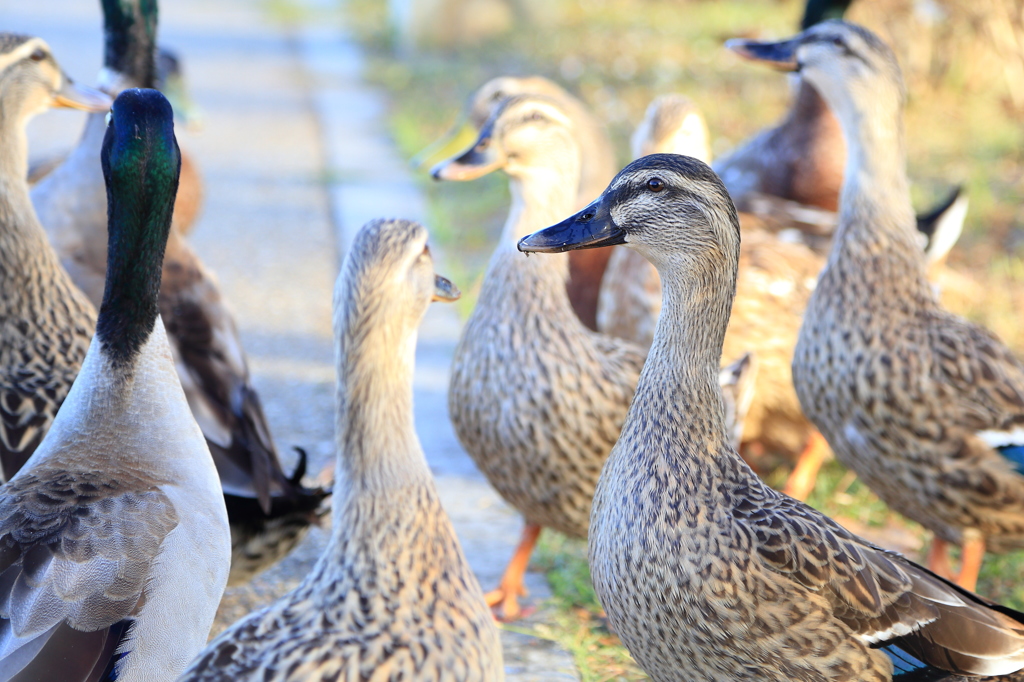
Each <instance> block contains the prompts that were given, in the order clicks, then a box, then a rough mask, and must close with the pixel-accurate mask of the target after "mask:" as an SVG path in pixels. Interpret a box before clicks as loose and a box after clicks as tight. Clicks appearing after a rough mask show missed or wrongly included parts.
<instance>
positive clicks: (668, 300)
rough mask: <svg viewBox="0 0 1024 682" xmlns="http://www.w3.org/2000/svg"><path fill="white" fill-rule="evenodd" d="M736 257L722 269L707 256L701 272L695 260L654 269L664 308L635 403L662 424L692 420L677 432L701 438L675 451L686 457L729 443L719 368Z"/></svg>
mask: <svg viewBox="0 0 1024 682" xmlns="http://www.w3.org/2000/svg"><path fill="white" fill-rule="evenodd" d="M737 258H738V255H734V256H733V258H732V259H731V263H732V264H731V266H730V267H726V268H723V267H721V266H720V265H719V266H717V267H716V266H715V265H714V264H713V263H711V262H710V260H709V261H708V262H707V263H706V267H704V268H699V269H700V270H703V271H702V272H701V271H698V270H697V269H695V267H694V264H693V263H686V264H680V265H678V266H675V267H672V266H670V267H662V266H659V268H658V270H659V273H660V275H661V286H662V300H663V304H662V310H661V315H660V317H659V318H658V326H657V328H656V330H655V333H654V341H653V343H652V344H651V350H650V353H649V354H648V356H647V362H646V364H645V365H644V368H643V372H642V373H641V375H640V381H639V384H638V386H637V392H636V398H634V402H633V404H634V405H648V406H654V407H653V409H654V410H655V411H656V414H657V415H658V417H657V419H656V421H657V422H658V423H660V424H664V423H675V424H680V423H687V424H691V425H692V428H690V429H688V430H686V431H685V432H681V437H682V438H683V440H686V439H690V440H694V439H698V438H699V439H700V442H692V443H685V442H684V443H682V446H683V447H682V448H677V449H674V450H673V452H674V453H676V454H681V455H682V456H684V457H688V458H706V459H709V460H714V459H715V457H714V455H716V454H717V453H719V452H720V451H721V450H722V449H723V448H727V447H729V436H728V435H727V433H726V429H725V416H724V407H723V404H722V395H721V389H720V388H719V382H718V372H719V363H720V362H721V357H722V344H723V342H724V340H725V330H726V326H727V325H728V323H729V313H730V310H731V308H732V300H733V296H734V295H735V290H736V259H737ZM684 273H685V274H684ZM630 416H631V421H633V420H632V417H633V414H632V412H631V415H630ZM652 425H653V427H654V428H655V429H658V428H661V427H660V426H658V425H657V424H652V422H651V421H650V420H646V419H644V420H638V421H636V422H634V423H633V426H634V427H635V428H640V429H643V428H645V427H648V426H652ZM671 454H672V453H669V456H671Z"/></svg>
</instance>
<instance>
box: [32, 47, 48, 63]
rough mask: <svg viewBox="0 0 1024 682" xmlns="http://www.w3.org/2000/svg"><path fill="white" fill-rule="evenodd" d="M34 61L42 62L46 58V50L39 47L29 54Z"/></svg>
mask: <svg viewBox="0 0 1024 682" xmlns="http://www.w3.org/2000/svg"><path fill="white" fill-rule="evenodd" d="M28 58H29V59H31V60H32V61H34V62H41V61H43V60H44V59H46V51H45V50H43V48H41V47H37V48H36V49H35V51H34V52H33V53H32V54H30V55H29V56H28Z"/></svg>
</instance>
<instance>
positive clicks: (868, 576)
mask: <svg viewBox="0 0 1024 682" xmlns="http://www.w3.org/2000/svg"><path fill="white" fill-rule="evenodd" d="M736 499H737V500H738V501H737V502H736V504H735V505H734V506H733V517H734V519H735V520H736V521H737V523H738V526H739V527H740V528H742V529H744V530H745V531H746V534H747V535H748V536H749V538H750V542H751V544H752V549H753V550H754V554H755V555H756V556H757V557H758V558H759V559H760V562H761V564H762V566H763V567H764V568H765V569H767V570H769V571H772V572H774V573H776V574H778V575H779V576H780V578H781V577H785V578H788V579H789V580H792V581H793V582H794V583H796V584H798V585H800V586H801V587H803V588H804V589H807V590H810V591H812V592H815V593H817V594H819V595H822V596H823V597H825V599H826V600H827V602H828V604H829V605H830V606H831V608H832V615H833V617H835V618H837V619H838V620H840V621H841V622H843V623H844V624H845V625H846V626H847V627H848V628H849V629H850V632H851V634H852V635H853V636H854V637H856V638H857V639H859V640H860V641H862V642H863V643H865V644H867V645H870V646H872V647H876V648H884V647H886V646H890V645H895V646H898V647H900V648H902V649H903V650H905V651H908V652H910V653H911V654H913V655H914V656H916V657H917V658H919V659H921V660H922V661H924V662H925V663H927V664H928V665H930V666H934V667H937V668H940V669H942V670H947V671H950V672H953V673H958V674H968V675H1002V674H1008V673H1012V672H1015V671H1017V670H1019V669H1021V668H1024V614H1021V613H1018V612H1016V611H1013V610H1011V609H1008V608H1005V607H1002V606H999V605H996V604H993V603H991V602H988V601H986V600H984V599H982V598H981V597H978V596H977V595H974V594H972V593H970V592H967V591H965V590H963V589H961V588H959V587H957V586H956V585H954V584H952V583H950V582H948V581H946V580H944V579H942V578H940V577H939V576H937V575H935V574H933V573H931V572H930V571H928V570H927V569H925V568H922V567H921V566H918V565H917V564H914V563H913V562H911V561H908V560H907V559H905V558H904V557H902V556H901V555H899V554H896V553H894V552H889V551H887V550H884V549H882V548H880V547H876V546H874V545H871V544H870V543H868V542H866V541H864V540H862V539H860V538H858V537H857V536H855V535H853V534H852V533H850V532H848V531H847V530H845V529H844V528H843V527H842V526H840V525H838V524H837V523H835V522H834V521H832V520H831V519H829V518H828V517H826V516H825V515H823V514H821V513H819V512H817V511H815V510H814V509H812V508H810V507H808V506H807V505H805V504H803V503H802V502H798V501H796V500H794V499H792V498H790V497H787V496H785V495H782V494H780V493H777V492H775V491H773V490H771V489H769V488H767V487H766V486H764V485H763V484H761V483H760V481H751V482H750V483H749V484H748V486H747V487H746V488H745V489H744V490H740V491H738V493H737V495H736Z"/></svg>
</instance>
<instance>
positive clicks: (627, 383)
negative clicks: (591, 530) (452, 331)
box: [441, 95, 644, 537]
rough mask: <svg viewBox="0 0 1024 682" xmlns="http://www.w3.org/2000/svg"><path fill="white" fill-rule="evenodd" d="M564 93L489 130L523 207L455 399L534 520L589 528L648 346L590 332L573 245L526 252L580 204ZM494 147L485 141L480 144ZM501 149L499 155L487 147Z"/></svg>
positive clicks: (471, 326) (521, 106) (479, 308)
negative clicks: (518, 246) (572, 273)
mask: <svg viewBox="0 0 1024 682" xmlns="http://www.w3.org/2000/svg"><path fill="white" fill-rule="evenodd" d="M572 128H573V123H572V121H571V119H570V118H569V117H568V116H567V114H566V113H564V111H563V110H562V108H561V107H560V106H559V105H558V104H557V103H556V102H555V101H553V100H550V99H547V98H543V97H538V96H532V95H520V96H518V97H515V98H512V99H510V100H505V102H504V104H503V105H501V107H499V109H498V111H497V112H495V114H494V115H493V116H492V118H491V119H490V121H489V122H488V123H487V124H486V125H485V126H484V129H483V131H482V132H481V136H482V138H483V136H486V137H487V140H488V142H487V145H488V148H487V153H488V154H490V153H494V154H497V156H496V157H495V159H497V160H495V161H493V162H488V161H486V160H484V159H483V158H475V157H472V154H473V150H471V151H470V152H467V154H465V155H463V156H462V157H460V158H459V159H455V160H453V161H451V162H449V165H448V166H445V167H444V170H443V171H441V173H450V172H451V170H452V168H455V167H459V168H462V167H467V168H468V167H471V166H472V167H480V168H487V169H493V168H499V167H500V168H503V169H504V170H505V172H506V173H507V174H508V175H509V178H510V186H511V190H512V195H513V206H512V208H511V210H510V213H509V218H508V221H507V223H506V225H505V230H504V232H503V234H502V236H501V240H500V242H499V244H498V247H497V250H496V251H495V253H494V255H493V256H492V257H491V262H490V264H489V265H488V268H487V272H486V273H485V275H484V280H483V284H482V286H481V289H480V294H479V298H478V299H477V304H476V307H475V308H474V309H473V313H472V315H470V318H469V320H468V321H467V323H466V327H465V329H463V332H462V337H461V339H460V340H459V345H458V347H457V348H456V350H455V358H454V361H453V364H452V376H451V383H450V386H449V393H448V407H449V412H450V414H451V418H452V424H453V426H454V427H455V433H456V435H457V436H458V438H459V441H460V442H461V443H462V445H463V446H464V447H465V448H466V451H467V452H468V453H469V455H470V456H471V457H472V458H473V461H475V462H476V464H477V466H478V467H479V468H480V470H481V471H482V472H483V473H484V475H486V476H487V480H488V481H490V483H491V485H493V486H494V487H495V489H496V490H497V491H498V492H499V493H500V494H501V496H502V497H503V498H505V500H507V501H508V502H509V503H510V504H511V505H512V506H514V507H515V508H516V509H517V510H519V511H520V512H521V513H522V514H523V516H524V517H525V518H526V520H527V522H528V523H534V524H538V525H541V526H545V527H549V528H554V529H556V530H559V531H561V532H563V533H566V534H567V535H571V536H573V537H586V535H587V527H588V524H589V518H590V502H591V498H592V497H593V494H594V486H595V485H596V484H597V479H598V476H599V474H600V472H601V466H602V465H603V464H604V461H605V458H607V456H608V452H609V451H610V450H611V447H612V445H614V443H615V439H616V438H617V437H618V433H619V429H620V427H621V426H622V422H623V420H624V419H625V417H626V410H627V408H628V407H629V401H630V399H631V398H632V397H633V390H634V388H635V386H636V381H637V378H638V376H639V374H640V368H641V366H642V365H643V355H644V354H643V352H642V351H641V349H640V348H638V347H636V346H634V345H633V344H631V343H628V342H625V341H621V340H619V339H616V338H613V337H611V336H606V335H603V334H597V333H594V332H591V331H590V330H589V329H587V328H586V327H584V326H583V324H582V323H581V322H580V321H579V319H578V318H577V317H576V316H575V315H574V314H573V311H572V307H571V306H570V304H569V300H568V297H567V296H566V293H565V280H566V277H567V275H568V262H567V258H566V256H564V255H561V256H556V257H549V258H526V257H524V256H523V255H522V254H520V253H518V252H516V251H515V243H516V240H518V239H519V238H520V237H522V236H524V235H526V234H529V233H530V232H531V231H533V230H535V229H537V228H539V227H541V226H543V225H545V224H549V223H551V222H553V221H555V220H558V219H559V218H562V217H565V216H566V215H568V214H569V213H571V212H572V210H573V208H574V207H575V205H576V196H575V194H574V193H573V192H571V191H569V192H567V191H565V188H566V187H569V188H572V187H575V186H576V184H577V178H578V174H579V164H580V156H579V145H578V143H577V142H576V141H575V139H574V137H573V135H572ZM480 146H481V147H483V145H480ZM488 158H490V157H488Z"/></svg>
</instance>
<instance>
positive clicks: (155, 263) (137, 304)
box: [96, 158, 178, 374]
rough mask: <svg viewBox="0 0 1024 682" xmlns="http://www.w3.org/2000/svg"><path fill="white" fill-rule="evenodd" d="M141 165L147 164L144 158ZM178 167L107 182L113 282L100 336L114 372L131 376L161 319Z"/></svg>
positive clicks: (116, 175) (128, 170) (110, 173)
mask: <svg viewBox="0 0 1024 682" xmlns="http://www.w3.org/2000/svg"><path fill="white" fill-rule="evenodd" d="M140 160H141V158H140ZM177 163H178V161H177V158H175V163H174V165H173V166H172V165H170V163H168V164H167V165H161V166H160V167H159V168H152V167H149V168H145V167H142V166H138V165H132V166H128V167H121V168H117V169H114V168H110V167H109V166H108V164H107V163H104V169H103V171H104V177H105V179H106V181H107V225H108V230H107V231H108V233H109V239H108V246H107V279H106V284H105V286H104V290H103V302H102V304H101V305H100V310H99V316H98V318H97V320H96V336H97V337H98V338H99V339H100V341H102V343H103V352H104V355H106V356H107V358H108V359H109V360H110V363H111V366H112V367H114V368H115V369H120V371H122V372H123V373H124V374H130V373H131V372H132V368H133V366H134V364H135V361H136V359H137V358H138V356H139V354H140V352H141V351H142V348H143V347H144V346H145V345H146V341H147V340H148V338H149V335H150V334H151V333H152V332H153V326H154V325H155V323H156V318H157V316H158V315H159V314H160V309H159V305H158V298H159V295H160V278H161V274H162V266H163V260H164V249H165V247H166V245H167V236H168V233H169V232H170V228H171V213H172V211H173V208H174V196H175V194H176V192H177V189H178V165H177Z"/></svg>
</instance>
